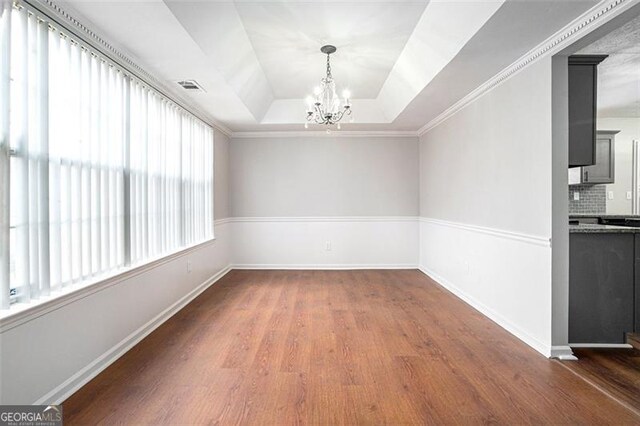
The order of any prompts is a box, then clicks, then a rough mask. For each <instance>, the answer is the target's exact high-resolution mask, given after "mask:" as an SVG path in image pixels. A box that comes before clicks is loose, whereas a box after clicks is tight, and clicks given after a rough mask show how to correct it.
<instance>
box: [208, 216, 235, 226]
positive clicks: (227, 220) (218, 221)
mask: <svg viewBox="0 0 640 426" xmlns="http://www.w3.org/2000/svg"><path fill="white" fill-rule="evenodd" d="M232 219H233V218H232V217H225V218H222V219H216V220H214V221H213V226H222V225H224V224H227V223H231V222H232V221H233V220H232Z"/></svg>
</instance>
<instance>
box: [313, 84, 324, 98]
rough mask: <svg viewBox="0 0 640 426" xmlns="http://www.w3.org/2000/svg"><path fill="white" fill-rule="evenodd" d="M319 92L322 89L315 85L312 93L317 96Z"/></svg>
mask: <svg viewBox="0 0 640 426" xmlns="http://www.w3.org/2000/svg"><path fill="white" fill-rule="evenodd" d="M320 93H322V89H320V86H316V87H315V88H314V89H313V94H314V95H316V96H319V95H320Z"/></svg>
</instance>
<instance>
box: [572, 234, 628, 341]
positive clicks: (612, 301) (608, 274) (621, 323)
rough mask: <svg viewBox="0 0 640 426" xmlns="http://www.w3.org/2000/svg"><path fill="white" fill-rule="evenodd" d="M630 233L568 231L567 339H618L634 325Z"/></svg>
mask: <svg viewBox="0 0 640 426" xmlns="http://www.w3.org/2000/svg"><path fill="white" fill-rule="evenodd" d="M634 235H635V234H615V233H612V234H605V233H594V234H581V233H574V234H570V236H569V343H624V342H625V334H626V333H628V332H630V331H632V330H633V327H634V313H633V308H634V306H633V305H634V300H633V296H634V295H633V293H634V289H633V286H634V263H635V253H634V242H635V241H634Z"/></svg>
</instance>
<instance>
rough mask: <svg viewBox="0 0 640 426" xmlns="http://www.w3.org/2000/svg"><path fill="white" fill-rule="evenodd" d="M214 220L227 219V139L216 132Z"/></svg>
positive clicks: (222, 134)
mask: <svg viewBox="0 0 640 426" xmlns="http://www.w3.org/2000/svg"><path fill="white" fill-rule="evenodd" d="M213 137H214V141H215V143H214V157H215V164H214V167H215V169H214V173H215V176H214V194H213V196H214V201H213V205H214V212H213V213H214V216H213V217H214V219H215V220H218V219H224V218H227V217H229V177H228V176H229V137H228V136H227V135H225V134H224V133H221V132H220V131H218V130H216V131H215V133H214V136H213Z"/></svg>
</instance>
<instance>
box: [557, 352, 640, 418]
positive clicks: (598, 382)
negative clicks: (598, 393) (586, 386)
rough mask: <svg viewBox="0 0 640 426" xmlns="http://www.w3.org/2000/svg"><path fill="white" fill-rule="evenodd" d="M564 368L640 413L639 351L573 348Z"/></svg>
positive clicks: (564, 363)
mask: <svg viewBox="0 0 640 426" xmlns="http://www.w3.org/2000/svg"><path fill="white" fill-rule="evenodd" d="M573 352H574V354H575V355H576V356H577V357H578V361H577V362H576V361H568V362H563V365H565V366H566V367H567V368H569V369H570V370H571V371H574V372H575V373H576V374H577V375H579V376H581V377H583V378H584V379H585V380H588V381H590V382H591V383H593V384H594V385H595V386H597V387H599V388H600V389H602V390H603V392H605V393H607V394H609V395H611V396H612V397H613V398H616V399H618V400H619V401H620V402H621V403H623V404H626V405H628V406H629V407H631V408H632V409H634V410H635V411H636V412H637V413H638V414H640V350H638V349H607V348H601V349H582V348H580V349H578V348H574V349H573Z"/></svg>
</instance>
